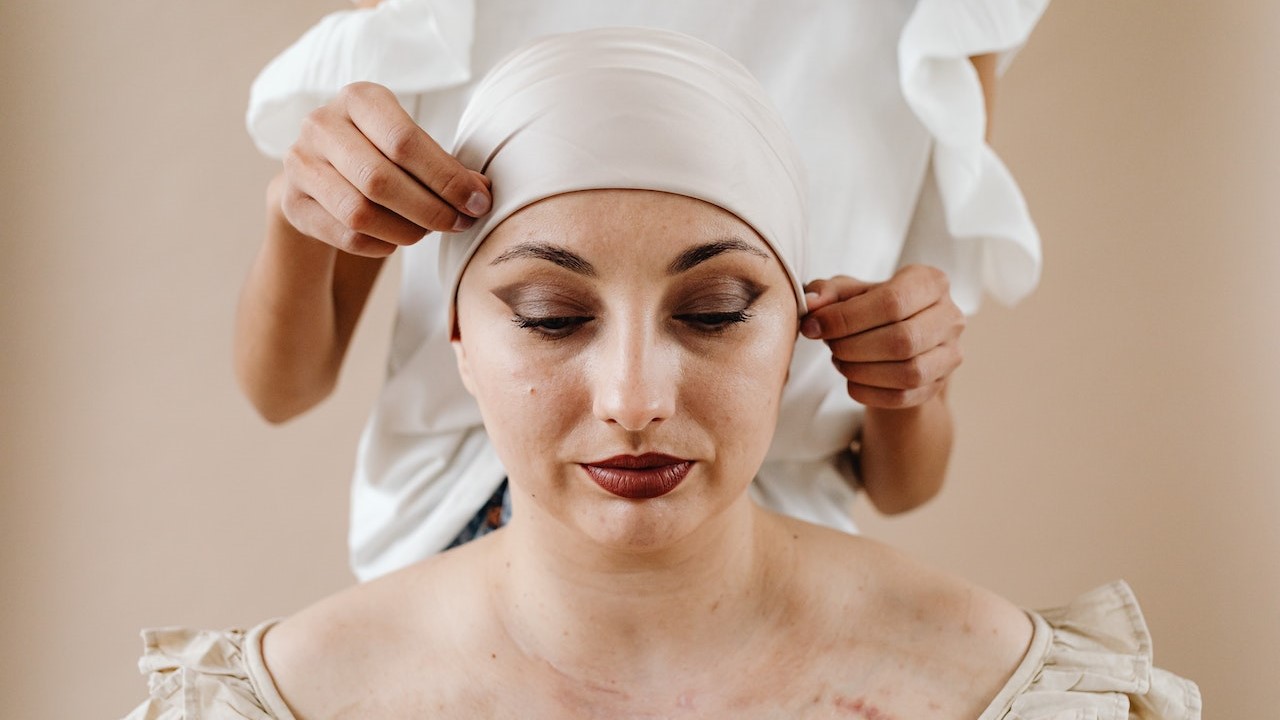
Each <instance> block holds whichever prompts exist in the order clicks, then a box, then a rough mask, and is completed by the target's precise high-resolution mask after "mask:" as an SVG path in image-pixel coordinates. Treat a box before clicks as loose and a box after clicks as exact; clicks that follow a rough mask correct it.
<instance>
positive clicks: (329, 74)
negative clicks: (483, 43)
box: [246, 0, 475, 158]
mask: <svg viewBox="0 0 1280 720" xmlns="http://www.w3.org/2000/svg"><path fill="white" fill-rule="evenodd" d="M474 33H475V7H474V3H473V2H472V0H384V1H383V2H382V4H381V5H379V6H378V8H377V9H376V10H375V11H367V10H345V11H341V12H335V13H331V14H330V15H327V16H326V17H325V18H324V19H322V20H321V21H320V22H319V23H317V24H316V25H315V26H314V27H312V28H311V29H310V30H309V31H307V33H306V34H305V35H303V36H302V37H301V38H299V39H298V41H297V42H295V43H294V44H293V45H291V46H289V48H288V49H286V50H285V51H284V52H282V53H281V54H280V55H278V56H276V58H275V59H274V60H272V61H271V62H270V63H269V64H268V65H267V66H266V67H265V68H263V70H262V72H261V73H259V74H258V77H257V79H255V80H254V82H253V86H252V87H251V88H250V91H249V111H248V115H247V117H246V123H247V125H248V128H249V134H250V135H251V136H252V137H253V140H254V143H255V144H256V145H257V147H258V150H259V151H261V152H262V153H263V154H265V155H267V156H269V157H274V158H280V157H284V154H285V152H286V151H288V149H289V146H290V145H292V144H293V143H294V141H295V140H296V139H297V137H298V133H299V129H300V128H301V127H302V121H303V120H305V119H306V117H307V115H308V114H310V113H311V111H312V110H314V109H316V108H317V107H319V106H321V105H323V104H325V103H326V102H328V101H329V100H330V99H332V98H333V97H334V96H335V95H336V94H337V92H338V90H340V89H341V88H342V87H344V86H346V85H348V84H350V83H353V82H356V81H358V80H361V81H368V82H374V83H378V84H379V85H384V86H386V87H387V88H389V89H390V90H391V91H392V92H393V93H395V94H396V96H397V97H398V98H400V100H401V103H402V104H405V103H407V102H408V101H409V99H410V98H411V97H412V96H414V95H418V94H421V93H424V92H428V91H431V90H439V89H441V88H447V87H453V86H455V85H461V84H463V83H465V82H467V81H468V80H470V79H471V59H470V54H471V41H472V38H473V37H474Z"/></svg>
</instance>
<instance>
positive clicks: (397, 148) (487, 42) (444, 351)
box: [236, 0, 1047, 579]
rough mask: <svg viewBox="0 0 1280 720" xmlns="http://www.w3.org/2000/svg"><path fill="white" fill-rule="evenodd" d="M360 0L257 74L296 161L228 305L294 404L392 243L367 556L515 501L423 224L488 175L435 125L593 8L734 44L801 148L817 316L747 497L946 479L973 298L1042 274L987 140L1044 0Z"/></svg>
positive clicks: (457, 526) (354, 542) (902, 494)
mask: <svg viewBox="0 0 1280 720" xmlns="http://www.w3.org/2000/svg"><path fill="white" fill-rule="evenodd" d="M359 4H360V5H361V6H362V7H361V8H359V9H356V10H352V11H344V12H339V13H334V14H332V15H330V16H327V17H326V18H324V19H323V20H322V21H321V22H320V23H319V24H317V25H316V26H315V27H314V28H312V30H311V31H309V32H308V33H307V34H306V35H304V36H303V37H302V38H301V39H300V40H299V41H298V42H297V43H295V44H294V45H293V46H291V47H290V48H289V49H287V50H286V51H285V52H284V53H282V54H281V55H280V56H278V57H277V58H276V59H275V60H273V61H272V63H271V64H269V65H268V66H267V67H266V68H265V69H264V70H263V72H262V73H261V74H260V76H259V77H258V79H257V81H256V82H255V84H254V88H253V92H252V96H251V101H250V108H249V113H248V125H249V129H250V132H251V134H252V136H253V138H254V140H255V142H256V143H257V145H258V147H259V148H260V149H261V150H263V151H264V152H265V153H266V154H268V155H270V156H274V157H281V158H283V166H282V172H281V173H280V175H278V176H277V177H276V178H275V179H273V180H272V182H271V183H270V184H269V186H268V189H267V205H268V227H267V232H266V237H265V239H264V241H263V244H262V247H261V249H260V251H259V254H258V257H257V259H256V260H255V263H254V265H253V268H252V270H251V272H250V274H249V277H248V279H247V281H246V284H245V288H244V291H243V293H242V297H241V303H240V307H239V310H238V314H237V327H236V369H237V374H238V377H239V379H240V381H241V385H242V387H243V389H244V391H245V393H246V395H247V396H248V397H249V398H250V400H251V401H252V402H253V404H254V406H255V407H256V408H257V409H258V411H259V412H260V413H261V414H262V415H263V417H265V418H266V419H268V420H269V421H272V422H284V421H286V420H288V419H289V418H291V417H294V416H296V415H298V414H300V413H302V412H305V411H306V410H307V409H309V408H311V407H313V406H314V405H316V404H317V403H319V402H320V401H322V400H323V399H324V398H325V397H326V396H327V395H328V394H329V393H330V392H331V391H332V389H333V387H334V385H335V383H336V380H337V376H338V372H339V369H340V368H341V365H342V359H343V357H344V355H345V352H346V348H347V346H348V344H349V342H350V339H351V336H352V333H353V332H354V328H355V326H356V323H357V321H358V319H359V317H360V316H361V314H362V312H363V308H364V305H365V302H366V300H367V298H368V295H369V292H370V290H371V288H372V285H373V282H374V280H375V279H376V277H377V275H378V273H379V271H380V269H381V267H382V265H383V263H384V261H385V258H386V257H387V256H388V255H390V254H391V253H392V252H394V251H396V250H400V251H401V252H402V253H403V254H404V265H403V268H404V278H403V282H402V287H401V299H400V306H399V312H398V318H397V322H396V326H395V332H394V337H393V339H392V346H391V349H390V356H389V363H388V377H387V380H386V383H385V386H384V389H383V392H382V395H381V397H380V399H379V401H378V403H377V406H376V407H375V409H374V412H373V414H372V417H371V418H370V420H369V423H368V425H367V426H366V429H365V432H364V435H363V437H362V439H361V443H360V448H359V455H358V461H357V469H356V475H355V478H354V481H353V494H352V523H351V535H350V545H351V560H352V565H353V568H354V569H355V571H356V574H357V576H358V577H360V578H361V579H368V578H371V577H375V576H378V575H381V574H384V573H386V572H388V571H391V570H394V569H397V568H399V567H402V566H404V565H407V564H409V563H411V562H413V561H415V560H417V559H420V558H422V557H425V556H426V555H430V554H432V553H435V552H438V551H440V550H442V549H444V548H446V547H448V546H450V544H452V543H456V542H459V541H462V540H465V539H467V538H469V537H470V536H471V535H474V534H477V533H476V532H475V528H476V525H477V523H479V525H481V526H492V525H495V524H498V523H500V517H501V513H502V508H503V504H504V497H505V481H504V478H505V471H504V470H503V468H502V466H501V464H500V463H499V462H498V460H497V457H496V455H495V454H494V453H493V450H492V448H491V446H490V444H489V442H488V439H487V437H486V435H485V433H484V430H483V427H482V426H481V424H480V419H479V414H478V411H477V410H476V408H475V405H474V403H473V402H472V401H471V399H470V398H469V397H468V396H467V394H466V392H465V389H463V388H462V386H461V383H460V381H459V379H458V378H457V376H456V371H455V369H454V363H453V357H452V352H451V350H450V346H449V340H450V338H451V335H452V329H451V328H449V327H448V326H447V323H446V314H445V307H446V305H447V298H444V297H443V296H442V293H443V289H442V288H441V287H440V284H439V281H438V279H437V264H438V259H437V257H436V253H437V250H436V247H435V243H434V242H433V240H432V237H431V236H430V234H429V233H431V232H442V233H449V232H456V231H459V230H464V229H466V228H467V227H470V225H471V224H472V223H473V222H474V219H475V218H477V217H480V216H483V215H484V214H485V213H486V212H488V210H489V204H490V201H491V198H490V194H489V189H488V183H487V180H486V179H485V178H484V177H483V175H481V174H479V173H475V172H472V171H470V170H466V169H465V168H463V167H462V166H461V165H460V164H458V163H457V161H456V160H454V159H453V158H452V156H451V155H450V154H449V152H448V151H447V150H446V149H445V148H446V146H447V144H448V143H449V141H450V140H451V138H452V136H453V133H454V129H455V124H456V121H457V117H458V114H459V113H460V111H461V108H462V107H463V105H464V103H465V101H466V99H467V97H468V95H469V92H470V90H471V87H472V84H473V82H474V81H475V79H478V78H479V77H481V76H482V75H483V74H484V72H485V71H487V69H488V68H489V67H491V66H493V65H494V64H495V63H496V62H497V61H498V60H499V59H500V58H501V57H503V56H504V55H505V54H506V52H508V51H509V50H510V49H511V48H514V47H516V46H518V45H520V44H522V43H523V42H525V41H526V40H528V39H529V38H532V37H535V36H538V35H543V34H549V33H554V32H565V31H571V30H576V29H582V28H588V27H595V26H602V25H646V26H656V27H665V28H668V29H673V30H678V31H682V32H686V33H689V34H692V35H694V36H697V37H701V38H702V39H704V40H707V41H709V42H712V43H713V44H715V45H718V46H719V47H721V48H722V49H724V50H725V51H727V52H729V53H730V54H731V55H733V56H734V57H736V58H737V59H738V60H739V61H741V62H743V63H744V65H746V66H747V68H748V69H749V70H751V72H752V73H754V74H755V75H756V76H757V77H759V78H760V79H761V81H762V83H763V84H764V86H765V88H766V89H767V90H768V92H769V93H770V94H771V96H772V99H773V101H774V103H775V104H776V105H778V106H779V107H780V108H781V110H782V114H783V117H784V120H785V121H786V122H787V124H788V126H789V127H790V129H791V131H792V133H793V134H794V135H795V137H796V139H797V142H798V144H799V146H800V149H801V154H802V156H803V158H804V161H805V164H806V171H807V180H808V183H809V190H810V192H809V194H810V197H811V199H812V202H811V205H810V208H809V216H810V217H809V219H810V229H811V232H810V238H811V243H810V247H809V248H807V251H808V256H809V259H808V263H807V268H806V269H805V272H806V273H807V276H808V277H817V278H819V279H817V280H814V281H812V282H810V283H809V284H808V285H807V286H806V290H807V291H808V294H807V296H806V303H807V305H808V311H809V313H808V315H807V316H806V317H805V321H804V323H803V324H802V333H803V334H804V335H805V336H806V337H808V338H811V339H815V340H821V341H822V342H821V343H819V342H803V341H802V342H801V343H800V344H799V345H798V347H797V350H796V356H795V359H794V361H793V364H792V368H791V376H790V381H789V382H788V384H787V387H786V389H785V391H784V396H783V409H782V415H781V420H780V423H779V432H778V435H777V436H776V437H775V439H774V443H773V446H772V448H771V450H770V453H769V455H768V458H767V459H766V462H765V465H764V466H763V467H762V468H761V470H760V473H759V474H758V476H757V479H756V482H755V483H753V486H752V490H753V492H754V493H755V495H756V497H757V498H758V499H760V500H761V501H762V502H764V503H765V504H766V505H768V506H770V507H772V508H774V509H777V510H780V511H782V512H785V513H788V514H791V515H794V516H796V517H800V518H802V519H806V520H810V521H815V522H820V523H823V524H826V525H829V526H832V527H836V528H839V529H843V530H847V531H852V530H854V527H853V524H852V520H851V519H850V516H849V509H850V506H851V504H852V501H853V499H854V497H855V493H856V491H857V490H858V489H861V490H862V491H863V492H865V494H866V495H867V497H868V499H869V500H870V501H871V502H872V504H873V505H874V506H875V507H876V508H877V509H878V510H879V511H881V512H885V513H896V512H902V511H905V510H908V509H911V508H914V507H917V506H918V505H920V504H922V503H923V502H926V501H927V500H928V499H930V498H932V497H933V496H934V495H936V493H937V492H938V490H939V489H940V487H941V485H942V482H943V480H944V477H945V472H946V466H947V461H948V459H949V456H950V451H951V442H952V418H951V412H950V409H949V407H948V405H947V392H946V388H947V383H948V380H949V377H950V375H951V373H952V372H953V371H954V370H955V368H956V367H957V366H958V365H959V364H960V362H961V359H962V358H961V351H960V345H959V338H960V335H961V333H962V331H963V328H964V317H965V314H966V313H971V312H973V311H975V310H976V309H977V307H978V304H979V300H980V297H981V295H982V293H983V292H984V291H987V292H990V293H992V294H993V295H995V296H996V297H997V298H999V299H1001V300H1002V301H1005V302H1010V303H1011V302H1015V301H1016V300H1018V299H1020V298H1021V297H1023V296H1025V295H1026V294H1027V293H1029V292H1030V291H1031V290H1032V289H1033V288H1034V287H1035V285H1036V283H1037V281H1038V277H1039V268H1040V248H1039V237H1038V235H1037V234H1036V231H1035V228H1034V225H1033V224H1032V223H1031V220H1030V217H1029V215H1028V212H1027V210H1026V207H1025V204H1024V202H1023V200H1022V197H1021V195H1020V193H1019V191H1018V189H1017V186H1016V184H1015V183H1014V181H1013V179H1012V178H1011V176H1010V175H1009V174H1008V172H1007V170H1006V169H1005V168H1004V166H1003V165H1002V164H1001V163H1000V161H999V159H998V158H997V157H996V156H995V154H994V153H993V152H992V151H991V149H990V148H989V147H988V146H987V145H986V144H985V142H984V138H985V134H986V131H987V127H988V125H987V118H988V117H989V114H990V107H991V103H992V99H993V96H994V85H995V77H996V73H997V69H998V64H999V62H1000V61H1001V60H1002V59H1007V58H1008V57H1009V54H1010V51H1012V50H1015V49H1016V48H1018V47H1019V46H1021V45H1022V44H1023V43H1024V42H1025V41H1026V39H1027V37H1028V35H1029V34H1030V32H1031V30H1032V28H1033V27H1034V25H1035V23H1036V21H1037V20H1038V18H1039V16H1040V14H1041V13H1042V12H1043V10H1044V7H1045V5H1047V0H1042V1H1040V2H1012V1H1009V0H1005V1H997V0H986V1H978V0H968V1H965V2H958V1H953V2H941V1H940V0H933V1H930V0H921V1H920V2H917V3H914V4H912V3H894V4H890V5H886V4H884V3H878V2H853V1H850V0H810V1H809V2H806V3H803V7H800V6H797V5H796V4H795V3H785V2H780V1H779V0H753V1H751V2H698V3H690V2H685V1H682V0H654V1H651V2H645V3H616V2H585V1H583V0H577V1H575V0H544V1H542V2H520V1H519V0H474V1H471V0H466V1H463V0H449V1H446V0H384V1H383V2H377V1H376V0H364V1H363V2H361V3H359ZM424 236H425V237H424ZM855 278H857V279H855ZM832 364H834V366H835V367H834V369H833V368H832ZM495 521H496V522H495Z"/></svg>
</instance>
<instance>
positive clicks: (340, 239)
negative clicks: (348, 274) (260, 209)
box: [280, 190, 399, 257]
mask: <svg viewBox="0 0 1280 720" xmlns="http://www.w3.org/2000/svg"><path fill="white" fill-rule="evenodd" d="M280 207H281V209H282V210H283V212H284V216H285V219H286V220H288V221H289V224H290V225H293V226H294V227H295V228H297V229H298V231H299V232H301V233H303V234H305V235H307V236H308V237H313V238H317V239H320V240H323V241H325V242H327V243H329V244H330V245H333V246H334V247H336V248H338V249H339V250H342V251H344V252H348V253H351V254H352V255H362V256H364V257H386V256H388V255H390V254H391V253H392V252H394V251H395V249H396V248H397V247H399V246H398V245H396V244H394V243H389V242H385V241H383V240H379V239H378V238H375V237H372V236H370V235H366V234H364V233H360V232H357V231H355V230H351V229H349V228H347V227H346V226H345V225H343V224H342V223H340V222H338V221H337V219H335V218H334V217H333V216H332V215H330V214H329V212H328V211H326V210H325V209H324V208H323V207H321V206H320V203H318V202H316V201H315V199H314V198H311V197H309V196H307V195H304V194H303V193H301V192H298V191H297V190H292V191H286V193H285V197H284V198H283V199H282V201H281V203H280Z"/></svg>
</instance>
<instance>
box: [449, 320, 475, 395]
mask: <svg viewBox="0 0 1280 720" xmlns="http://www.w3.org/2000/svg"><path fill="white" fill-rule="evenodd" d="M449 344H450V345H452V346H453V357H454V359H455V360H457V361H458V375H459V376H460V377H461V378H462V386H463V387H465V388H466V389H467V392H468V393H471V397H475V396H476V389H475V386H474V385H473V384H472V380H471V364H470V363H469V362H467V349H466V348H464V347H462V337H461V336H460V335H458V334H456V333H455V334H454V336H453V340H452V341H450V342H449Z"/></svg>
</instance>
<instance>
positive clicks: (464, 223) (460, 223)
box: [453, 215, 476, 232]
mask: <svg viewBox="0 0 1280 720" xmlns="http://www.w3.org/2000/svg"><path fill="white" fill-rule="evenodd" d="M475 224H476V219H475V218H471V217H467V216H466V215H459V216H458V219H457V220H454V221H453V231H454V232H462V231H463V230H466V229H467V228H469V227H471V226H472V225H475Z"/></svg>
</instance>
